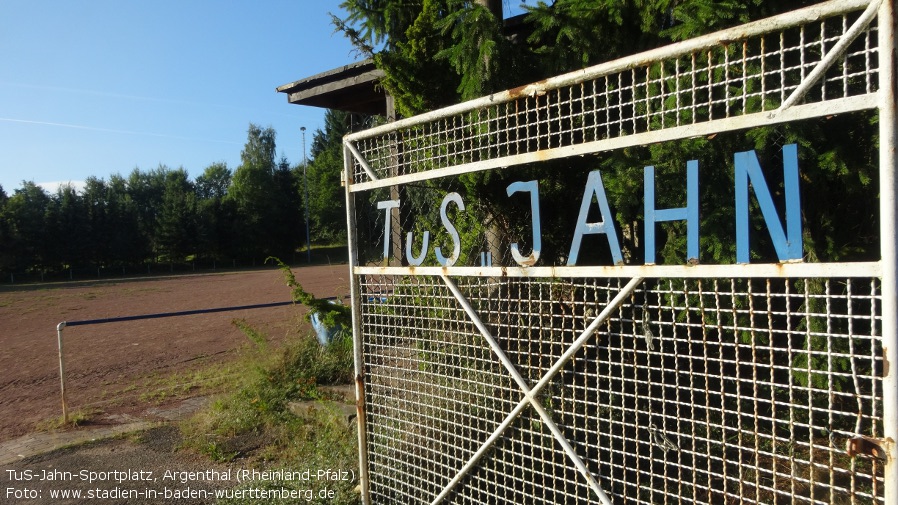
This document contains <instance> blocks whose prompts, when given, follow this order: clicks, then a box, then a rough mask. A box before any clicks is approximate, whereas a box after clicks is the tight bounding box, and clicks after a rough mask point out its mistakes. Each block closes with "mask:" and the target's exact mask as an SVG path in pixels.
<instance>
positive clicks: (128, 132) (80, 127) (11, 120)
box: [0, 117, 241, 145]
mask: <svg viewBox="0 0 898 505" xmlns="http://www.w3.org/2000/svg"><path fill="white" fill-rule="evenodd" d="M0 121H6V122H8V123H24V124H35V125H44V126H59V127H62V128H75V129H78V130H91V131H98V132H107V133H122V134H126V135H146V136H150V137H162V138H170V139H179V140H193V141H201V142H218V143H220V144H231V145H241V144H240V143H239V142H231V141H229V140H215V139H200V138H195V137H182V136H180V135H169V134H166V133H152V132H136V131H131V130H115V129H112V128H99V127H96V126H85V125H78V124H69V123H53V122H50V121H33V120H30V119H15V118H9V117H0Z"/></svg>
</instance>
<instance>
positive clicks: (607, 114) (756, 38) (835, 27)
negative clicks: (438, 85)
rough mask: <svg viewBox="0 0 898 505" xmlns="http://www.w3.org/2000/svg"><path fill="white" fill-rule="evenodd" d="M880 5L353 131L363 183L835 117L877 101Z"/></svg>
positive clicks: (845, 7) (781, 22) (356, 171)
mask: <svg viewBox="0 0 898 505" xmlns="http://www.w3.org/2000/svg"><path fill="white" fill-rule="evenodd" d="M869 3H870V2H868V1H864V0H862V1H843V2H837V3H832V2H831V3H829V4H824V5H825V7H820V8H811V9H807V10H806V11H802V12H801V15H800V16H781V17H780V18H776V19H775V20H772V21H765V22H757V23H753V24H751V25H745V26H744V27H739V28H738V29H734V30H730V31H727V32H722V33H717V34H713V35H711V36H706V37H702V38H700V39H695V40H693V41H688V42H686V43H680V44H677V45H674V46H669V47H668V48H663V49H662V50H658V51H653V52H650V53H646V54H641V55H638V56H634V57H630V58H624V59H622V60H618V61H614V62H611V63H608V64H604V65H598V66H596V67H592V68H590V69H586V70H583V71H580V72H576V73H573V74H568V75H564V76H559V77H557V78H554V79H549V80H547V81H545V82H543V83H539V84H535V85H532V86H526V87H523V88H520V89H516V90H511V91H507V92H504V93H498V94H495V95H492V96H490V97H486V98H485V99H483V100H474V101H471V102H467V103H465V104H461V105H459V106H456V107H450V108H447V109H443V110H440V111H436V112H434V113H430V114H424V115H421V116H417V117H415V118H411V119H409V120H404V121H399V122H397V123H396V124H395V125H387V126H385V127H382V128H375V129H372V130H369V131H367V132H362V133H359V134H356V135H352V136H351V139H352V140H350V143H351V145H352V149H354V150H355V153H356V154H357V157H356V159H355V160H354V162H353V164H352V173H351V177H352V180H353V182H354V183H356V184H361V183H367V182H370V181H371V180H377V179H386V178H395V177H399V176H406V177H408V178H409V180H417V179H424V178H427V177H433V176H438V175H440V170H441V169H442V170H446V169H452V170H454V171H458V170H478V169H481V170H482V169H488V168H496V167H500V166H508V165H509V164H513V163H517V162H521V161H526V160H530V159H532V158H531V157H528V156H527V155H534V154H536V153H538V152H539V153H540V155H539V156H540V159H546V158H547V157H550V156H570V155H572V154H575V152H571V151H570V150H571V149H573V150H574V151H576V152H582V150H584V149H585V150H587V151H590V152H595V151H598V150H605V149H614V148H617V147H622V146H626V145H638V144H641V143H645V142H652V141H657V139H658V138H659V137H658V135H657V132H664V131H666V130H670V131H667V132H666V133H665V137H663V138H667V139H670V138H676V137H678V136H681V137H682V136H691V135H695V134H697V133H701V132H717V131H721V130H722V129H727V128H744V127H747V126H751V125H752V124H754V125H762V124H769V123H771V122H775V121H783V120H787V119H790V118H794V116H791V115H788V114H776V113H775V112H776V111H779V112H784V110H785V109H787V108H789V107H791V106H792V105H793V104H796V103H800V104H802V107H803V108H805V109H810V110H813V109H815V107H814V105H815V104H818V105H819V104H822V103H826V109H825V111H823V113H825V114H833V113H837V112H840V111H843V110H851V109H855V110H856V109H859V108H871V107H874V106H875V101H870V100H868V98H870V97H871V96H873V93H875V91H876V90H877V89H878V87H879V83H878V79H877V69H878V64H879V63H878V54H877V50H876V48H877V36H876V23H875V19H872V13H875V9H872V11H871V14H870V15H868V16H867V17H863V15H862V14H861V13H860V12H858V9H859V8H863V7H866V6H867V5H868V4H869ZM874 7H875V5H874ZM855 25H857V26H855ZM852 28H856V30H855V31H856V33H855V32H853V31H852ZM846 35H848V37H847V38H846ZM840 41H843V43H844V47H841V46H839V42H840ZM818 67H819V68H818ZM815 70H817V71H819V73H820V74H819V75H814V76H813V78H812V79H810V80H809V79H808V78H809V77H810V76H812V74H814V72H815ZM793 95H794V96H793ZM802 107H797V109H801V108H802ZM818 109H819V108H818ZM765 112H766V113H765ZM819 112H820V111H819V110H818V113H819ZM780 116H782V117H780ZM737 118H739V119H737ZM715 120H717V121H715ZM720 120H730V121H725V122H721V121H720ZM712 122H713V124H712ZM703 124H704V127H702V126H701V125H703ZM653 132H655V133H653ZM593 144H598V145H593ZM578 146H585V147H578ZM565 148H567V149H568V150H565ZM553 150H554V151H555V152H552V151H553ZM547 152H548V153H547ZM432 171H435V172H436V173H434V174H428V173H429V172H432ZM362 187H365V186H362Z"/></svg>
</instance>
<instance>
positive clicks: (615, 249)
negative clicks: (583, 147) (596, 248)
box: [567, 170, 624, 267]
mask: <svg viewBox="0 0 898 505" xmlns="http://www.w3.org/2000/svg"><path fill="white" fill-rule="evenodd" d="M593 196H595V197H596V201H597V202H598V203H599V211H600V212H601V214H602V220H601V221H600V222H598V223H587V222H586V217H587V215H588V214H589V207H591V206H592V197H593ZM594 233H604V234H605V236H606V237H608V246H609V247H610V248H611V257H612V259H613V260H614V264H615V265H620V264H622V263H623V262H624V258H623V256H622V255H621V252H620V244H619V243H618V241H617V229H616V228H615V227H614V219H612V218H611V209H610V208H609V207H608V198H606V197H605V185H604V184H602V172H601V171H600V170H595V171H593V172H590V173H589V178H588V179H587V180H586V190H585V191H584V192H583V200H582V201H581V202H580V216H579V217H578V218H577V229H576V230H575V231H574V241H573V242H571V253H570V254H568V258H567V266H569V267H572V266H574V265H576V264H577V256H578V255H579V254H580V242H582V241H583V235H587V234H594Z"/></svg>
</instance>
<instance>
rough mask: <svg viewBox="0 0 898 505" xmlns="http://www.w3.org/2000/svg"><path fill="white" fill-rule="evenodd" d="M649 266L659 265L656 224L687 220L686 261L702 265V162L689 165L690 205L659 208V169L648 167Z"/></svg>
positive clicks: (646, 195) (687, 190)
mask: <svg viewBox="0 0 898 505" xmlns="http://www.w3.org/2000/svg"><path fill="white" fill-rule="evenodd" d="M643 181H644V182H645V199H644V205H645V263H646V265H653V264H655V223H658V222H661V221H683V220H685V221H686V261H687V262H689V263H698V223H699V221H698V161H696V160H690V161H687V162H686V206H685V207H681V208H679V209H662V210H657V209H655V167H645V172H644V174H643Z"/></svg>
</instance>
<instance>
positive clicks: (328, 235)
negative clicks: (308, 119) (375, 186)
mask: <svg viewBox="0 0 898 505" xmlns="http://www.w3.org/2000/svg"><path fill="white" fill-rule="evenodd" d="M354 119H355V118H354V117H353V115H352V114H349V113H346V112H340V111H335V110H329V111H327V112H326V113H325V114H324V129H323V130H317V131H316V132H315V134H314V136H313V138H312V149H311V155H312V159H311V161H309V162H308V165H307V166H306V167H305V168H306V177H307V179H308V181H307V182H308V192H309V215H310V228H311V240H312V242H317V243H328V244H334V243H345V241H346V196H345V195H344V193H343V187H342V184H341V183H342V181H341V180H340V174H341V173H342V171H343V136H344V135H346V134H347V133H349V132H350V131H351V125H352V122H353V120H354ZM300 170H301V168H299V167H298V168H297V169H296V171H297V177H302V174H301V173H299V172H300Z"/></svg>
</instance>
